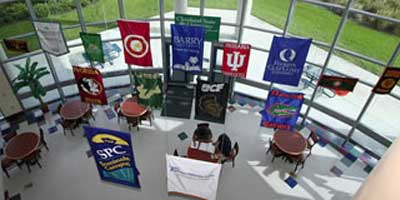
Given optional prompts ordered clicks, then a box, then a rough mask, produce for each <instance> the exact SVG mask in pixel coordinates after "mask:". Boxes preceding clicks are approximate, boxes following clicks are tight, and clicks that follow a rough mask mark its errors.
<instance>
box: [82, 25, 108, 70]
mask: <svg viewBox="0 0 400 200" xmlns="http://www.w3.org/2000/svg"><path fill="white" fill-rule="evenodd" d="M79 34H80V36H81V39H82V44H83V47H84V48H85V52H86V54H87V56H88V58H89V60H90V61H97V62H100V63H104V62H105V61H104V52H103V43H102V42H101V35H100V34H96V33H85V32H80V33H79Z"/></svg>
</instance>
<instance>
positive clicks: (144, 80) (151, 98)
mask: <svg viewBox="0 0 400 200" xmlns="http://www.w3.org/2000/svg"><path fill="white" fill-rule="evenodd" d="M135 85H136V90H137V92H138V93H139V94H138V97H139V98H138V101H139V103H140V104H141V105H146V106H149V107H151V108H161V106H162V102H163V95H162V80H161V76H160V75H159V74H144V73H136V74H135Z"/></svg>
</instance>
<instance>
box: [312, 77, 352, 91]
mask: <svg viewBox="0 0 400 200" xmlns="http://www.w3.org/2000/svg"><path fill="white" fill-rule="evenodd" d="M357 82H358V79H356V78H343V77H338V76H328V75H322V76H321V78H320V79H319V81H318V85H319V86H321V87H325V88H330V89H334V90H343V91H353V90H354V87H355V86H356V84H357Z"/></svg>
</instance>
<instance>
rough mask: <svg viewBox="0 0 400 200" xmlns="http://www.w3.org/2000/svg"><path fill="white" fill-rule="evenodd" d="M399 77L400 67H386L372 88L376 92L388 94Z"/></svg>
mask: <svg viewBox="0 0 400 200" xmlns="http://www.w3.org/2000/svg"><path fill="white" fill-rule="evenodd" d="M399 78H400V68H396V67H386V69H385V71H384V72H383V74H382V76H381V78H380V79H379V81H378V83H376V85H375V87H374V89H373V90H372V91H373V92H374V93H376V94H389V93H390V92H391V91H392V89H393V88H394V86H396V84H397V82H398V81H399Z"/></svg>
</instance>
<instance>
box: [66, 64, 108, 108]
mask: <svg viewBox="0 0 400 200" xmlns="http://www.w3.org/2000/svg"><path fill="white" fill-rule="evenodd" d="M72 69H73V71H74V75H75V81H76V84H77V85H78V89H79V95H80V96H81V100H82V101H83V102H87V103H93V104H100V105H107V96H106V93H105V89H104V85H103V77H102V76H101V73H100V71H99V70H97V69H94V68H83V67H78V66H73V67H72Z"/></svg>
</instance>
